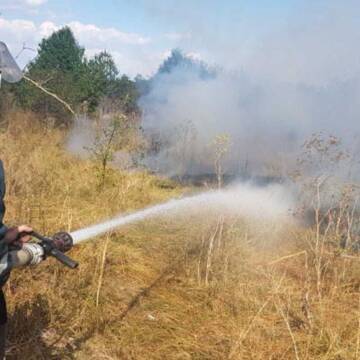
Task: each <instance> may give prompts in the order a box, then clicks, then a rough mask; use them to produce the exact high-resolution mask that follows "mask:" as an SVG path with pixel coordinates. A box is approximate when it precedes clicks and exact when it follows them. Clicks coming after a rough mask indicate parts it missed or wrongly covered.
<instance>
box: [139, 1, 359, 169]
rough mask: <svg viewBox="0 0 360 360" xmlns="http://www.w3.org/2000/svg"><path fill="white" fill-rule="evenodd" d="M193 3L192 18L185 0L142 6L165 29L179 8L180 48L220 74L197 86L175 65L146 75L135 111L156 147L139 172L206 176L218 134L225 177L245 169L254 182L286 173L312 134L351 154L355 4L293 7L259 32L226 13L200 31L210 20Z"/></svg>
mask: <svg viewBox="0 0 360 360" xmlns="http://www.w3.org/2000/svg"><path fill="white" fill-rule="evenodd" d="M200 3H201V4H202V7H203V8H202V7H201V6H200V7H199V6H196V7H195V8H193V9H192V12H191V11H190V8H191V4H190V3H189V2H188V1H185V2H184V3H182V4H180V5H176V4H173V5H174V8H173V9H174V10H172V11H170V7H171V6H170V5H169V4H168V5H160V4H159V3H158V2H156V1H155V2H154V3H153V5H152V10H153V11H155V10H154V9H156V7H157V6H158V9H159V13H160V14H162V15H163V19H165V18H166V16H165V15H166V14H167V15H168V20H170V21H173V22H174V23H177V21H179V19H178V18H176V16H175V14H174V13H175V12H176V9H177V6H178V10H179V14H186V13H188V12H187V11H186V10H189V13H190V12H191V13H192V15H191V16H190V17H187V18H186V20H185V19H184V22H185V24H186V26H187V27H188V28H187V29H184V31H185V30H188V31H189V32H190V33H191V37H186V38H184V39H183V40H182V42H181V44H180V45H181V46H182V47H183V48H184V50H185V51H188V52H190V51H191V52H200V54H204V55H205V58H204V60H207V59H211V60H213V61H214V62H216V64H217V65H219V66H220V67H221V68H222V69H223V70H222V71H219V72H218V74H217V76H216V77H213V78H211V77H210V78H206V79H204V78H201V77H199V76H198V74H197V73H196V72H194V71H192V70H191V69H189V68H187V67H179V68H178V69H176V71H173V72H171V73H170V74H162V75H161V76H157V77H156V79H155V80H154V82H153V84H152V89H151V91H150V93H149V94H147V95H146V96H144V97H143V98H142V99H141V102H140V104H141V106H142V108H143V110H144V128H145V130H146V131H147V132H149V133H157V134H160V138H161V139H163V143H165V146H164V147H163V148H162V150H161V151H160V152H159V153H157V154H154V155H153V156H150V157H149V158H148V159H147V162H148V164H150V165H151V166H152V167H154V168H157V169H160V170H162V171H164V172H166V173H169V174H174V173H178V172H181V171H184V167H185V172H188V173H197V172H204V171H209V170H210V169H212V166H213V161H212V157H211V154H212V149H211V146H210V143H211V141H212V139H213V138H214V137H215V136H216V135H218V134H224V133H226V134H228V135H230V137H231V142H232V147H231V151H230V154H231V155H230V159H229V160H228V163H227V170H228V171H231V172H233V173H236V172H239V171H240V172H241V171H244V169H245V170H246V171H247V172H252V173H254V172H255V173H262V174H263V173H267V172H268V170H269V169H270V168H271V169H276V172H277V173H278V175H283V174H284V173H286V172H288V171H289V170H291V167H293V166H294V163H295V159H296V156H297V154H298V153H299V151H300V147H301V144H303V142H304V141H305V139H307V138H308V137H309V136H310V135H311V134H313V133H315V132H320V131H322V132H323V133H328V134H333V135H335V136H337V137H340V138H341V139H342V140H343V143H344V146H346V147H348V148H350V149H352V150H354V149H355V151H356V150H357V149H358V141H359V134H360V121H359V119H360V61H359V59H360V48H359V47H358V46H357V44H358V38H359V35H358V34H359V31H360V23H359V22H358V19H359V16H360V3H359V2H357V1H352V0H347V1H341V2H339V1H332V0H327V1H318V2H315V4H314V2H309V1H303V2H301V5H298V6H294V8H293V10H292V14H288V15H286V16H287V17H286V21H281V25H279V26H272V27H271V30H269V28H267V30H268V32H267V33H266V34H265V33H264V32H261V31H257V29H256V25H257V24H256V23H255V24H253V27H251V26H250V25H249V23H248V22H246V19H245V20H244V19H243V18H241V16H240V17H239V18H237V17H236V16H235V15H234V16H232V17H229V19H228V22H229V23H228V24H223V25H224V26H223V27H222V26H221V25H222V24H220V23H217V22H216V21H215V20H214V23H211V21H210V22H209V23H207V24H205V22H204V18H205V19H207V20H209V19H211V18H212V17H208V16H201V10H203V11H205V10H206V4H205V3H204V2H202V1H200ZM211 3H213V2H211ZM164 6H165V7H164ZM223 6H224V7H225V8H226V12H227V13H229V14H230V13H231V10H232V9H231V8H232V7H234V9H233V12H234V14H236V12H238V13H239V14H241V13H240V12H241V7H239V6H237V5H232V4H223ZM211 8H212V7H211V6H210V7H209V9H211ZM196 10H198V13H196ZM167 11H169V12H167ZM194 11H195V13H194ZM279 16H280V15H279ZM180 19H181V18H180ZM195 19H200V20H199V22H196V20H195ZM242 20H244V21H242ZM164 21H166V20H164ZM265 21H266V20H265ZM244 22H245V24H246V26H245V25H244ZM215 25H216V26H215ZM258 25H259V27H260V24H258ZM214 28H215V29H216V30H217V31H214ZM244 32H245V33H244ZM253 32H255V33H256V34H257V35H256V36H255V35H254V34H253ZM250 40H251V41H250ZM249 43H251V46H250V45H249ZM189 134H192V135H193V137H196V141H193V137H192V136H190V135H189Z"/></svg>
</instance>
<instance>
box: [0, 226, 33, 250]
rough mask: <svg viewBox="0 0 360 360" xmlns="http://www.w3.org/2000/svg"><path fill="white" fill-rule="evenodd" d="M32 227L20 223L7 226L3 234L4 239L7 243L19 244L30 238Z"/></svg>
mask: <svg viewBox="0 0 360 360" xmlns="http://www.w3.org/2000/svg"><path fill="white" fill-rule="evenodd" d="M32 231H33V229H32V228H31V227H30V226H27V225H20V226H17V227H11V228H9V229H8V230H7V231H6V233H5V236H4V240H5V242H6V243H8V244H14V245H19V246H20V247H21V244H23V243H26V242H28V241H29V240H30V239H31V235H30V234H31V233H32Z"/></svg>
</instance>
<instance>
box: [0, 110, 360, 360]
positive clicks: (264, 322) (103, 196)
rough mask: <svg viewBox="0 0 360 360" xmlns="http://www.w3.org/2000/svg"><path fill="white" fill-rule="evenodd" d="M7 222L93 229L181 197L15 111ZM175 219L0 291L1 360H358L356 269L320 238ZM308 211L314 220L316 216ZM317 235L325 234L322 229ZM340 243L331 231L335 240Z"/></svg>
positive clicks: (77, 251)
mask: <svg viewBox="0 0 360 360" xmlns="http://www.w3.org/2000/svg"><path fill="white" fill-rule="evenodd" d="M0 137H1V141H0V147H1V158H2V159H3V160H4V162H5V166H6V170H7V185H8V195H7V205H8V212H7V220H8V223H19V222H22V223H23V222H25V223H29V224H31V225H32V226H33V227H34V228H36V229H37V230H39V231H40V232H43V233H45V234H52V233H53V232H55V231H58V230H60V229H64V230H71V229H76V228H79V227H81V226H83V225H86V224H92V223H94V222H97V221H99V220H100V219H103V218H107V217H109V216H112V215H114V214H116V213H119V212H125V211H129V210H134V209H138V208H142V207H143V206H146V205H148V204H151V203H156V202H159V201H163V200H165V199H167V198H170V197H176V196H178V195H180V194H181V193H182V192H184V191H185V190H186V189H183V188H180V187H178V186H176V185H175V184H172V183H169V182H168V181H165V180H162V179H159V178H156V177H154V176H151V175H149V174H147V173H144V172H134V173H126V172H124V171H119V170H116V169H113V168H109V172H108V174H107V177H106V181H105V184H104V187H103V189H102V190H101V191H99V190H98V188H97V179H96V177H95V176H94V169H95V168H96V164H94V163H93V162H92V161H90V160H89V161H86V160H79V159H77V158H76V157H74V156H73V155H71V154H68V153H66V151H65V150H64V146H63V144H64V138H65V131H64V130H59V129H44V128H43V127H41V126H39V125H38V124H37V122H36V120H35V119H34V118H33V117H31V116H30V115H26V114H17V115H13V116H12V118H11V121H9V126H8V128H6V129H5V130H4V131H3V133H1V134H0ZM223 215H224V214H221V213H220V214H219V213H216V212H215V213H214V212H212V213H206V214H205V212H201V213H198V214H196V213H191V214H182V215H181V216H179V217H177V218H170V217H165V218H158V219H153V220H151V221H146V222H143V223H139V224H136V225H133V226H128V227H126V228H122V229H119V231H117V232H114V233H111V234H107V235H106V236H104V237H102V238H98V239H95V240H92V241H89V242H86V243H84V244H82V245H80V246H77V247H76V248H74V249H73V250H72V252H71V256H73V257H74V258H76V259H77V260H79V261H80V264H81V265H80V268H79V269H78V270H77V271H70V270H68V269H65V268H64V267H62V266H61V265H59V264H58V263H56V262H55V261H53V260H51V259H49V260H48V261H46V262H44V263H43V264H41V265H40V266H38V267H36V268H31V269H30V268H29V269H23V270H18V271H15V272H14V273H13V275H12V277H11V280H10V282H9V285H8V286H7V287H6V292H7V298H8V302H9V308H10V339H9V341H10V348H9V358H10V359H11V358H13V359H140V360H141V359H178V360H179V359H279V360H280V359H334V360H335V359H336V360H341V359H344V360H345V359H357V358H359V357H360V297H359V280H358V277H359V274H360V262H359V258H358V256H357V255H356V254H351V253H349V252H348V253H342V252H341V251H339V248H338V247H335V246H334V245H332V244H335V243H336V241H337V240H338V237H337V236H338V235H337V234H336V231H335V229H336V221H335V218H334V219H329V216H328V215H329V214H327V216H328V219H327V224H330V225H329V228H328V230H327V232H324V231H322V230H321V229H322V226H320V225H321V224H317V225H318V226H317V227H316V229H317V230H318V231H316V229H315V230H312V229H304V228H299V227H297V226H294V225H284V224H273V223H257V224H253V223H249V222H246V221H245V220H243V219H241V218H238V217H228V216H227V217H223ZM318 216H319V219H318V220H319V221H321V219H320V215H318ZM325 230H326V229H325ZM339 236H340V235H339Z"/></svg>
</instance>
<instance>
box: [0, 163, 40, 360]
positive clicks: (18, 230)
mask: <svg viewBox="0 0 360 360" xmlns="http://www.w3.org/2000/svg"><path fill="white" fill-rule="evenodd" d="M4 196H5V174H4V168H3V164H2V162H1V160H0V286H1V290H0V359H4V357H5V343H6V333H7V310H6V302H5V297H4V292H3V286H4V285H5V284H6V281H7V280H8V278H9V276H10V272H11V270H12V269H13V268H14V267H20V266H26V265H34V264H38V263H40V262H41V261H42V260H43V258H44V250H43V248H42V247H41V246H40V245H38V244H35V243H27V242H28V241H29V240H30V239H31V233H32V228H31V227H29V226H27V225H21V226H17V227H10V228H8V227H6V226H5V225H4V224H3V218H4V215H5V204H4Z"/></svg>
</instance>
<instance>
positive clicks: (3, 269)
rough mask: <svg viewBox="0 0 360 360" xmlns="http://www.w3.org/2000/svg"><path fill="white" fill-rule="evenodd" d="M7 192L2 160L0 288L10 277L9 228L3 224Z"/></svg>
mask: <svg viewBox="0 0 360 360" xmlns="http://www.w3.org/2000/svg"><path fill="white" fill-rule="evenodd" d="M5 191H6V189H5V172H4V167H3V163H2V161H1V160H0V286H3V285H4V284H5V282H6V281H7V279H8V278H9V275H10V263H9V260H10V259H9V246H8V244H7V243H6V241H5V239H4V237H5V233H6V231H7V227H6V226H5V225H4V223H3V220H4V216H5V204H4V197H5Z"/></svg>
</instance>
